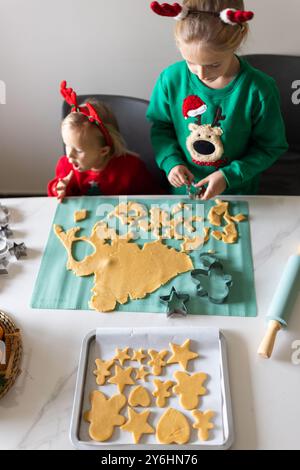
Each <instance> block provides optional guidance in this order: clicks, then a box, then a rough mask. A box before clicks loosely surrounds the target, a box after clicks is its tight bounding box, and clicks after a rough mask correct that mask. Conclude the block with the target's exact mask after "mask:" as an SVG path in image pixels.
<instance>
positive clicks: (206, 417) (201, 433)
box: [192, 410, 215, 441]
mask: <svg viewBox="0 0 300 470" xmlns="http://www.w3.org/2000/svg"><path fill="white" fill-rule="evenodd" d="M192 415H193V416H194V418H195V419H196V422H195V423H194V424H193V428H194V429H198V437H199V439H200V441H207V439H208V437H209V430H210V429H213V428H214V424H213V423H211V422H210V420H211V419H212V417H213V416H214V415H215V413H214V412H213V411H211V410H207V411H204V413H202V412H201V411H199V410H194V411H192Z"/></svg>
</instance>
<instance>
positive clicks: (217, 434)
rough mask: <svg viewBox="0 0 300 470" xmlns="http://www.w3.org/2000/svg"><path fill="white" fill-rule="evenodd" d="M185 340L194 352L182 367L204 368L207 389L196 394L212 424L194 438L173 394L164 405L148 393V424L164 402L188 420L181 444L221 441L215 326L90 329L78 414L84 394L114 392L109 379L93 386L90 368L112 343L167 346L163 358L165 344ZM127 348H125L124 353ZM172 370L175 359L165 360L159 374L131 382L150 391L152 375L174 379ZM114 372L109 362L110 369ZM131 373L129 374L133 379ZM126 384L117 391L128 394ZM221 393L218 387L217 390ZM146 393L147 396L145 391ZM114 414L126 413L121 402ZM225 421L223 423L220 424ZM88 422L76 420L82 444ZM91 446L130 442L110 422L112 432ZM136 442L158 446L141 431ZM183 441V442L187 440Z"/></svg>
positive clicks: (112, 350)
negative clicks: (187, 432)
mask: <svg viewBox="0 0 300 470" xmlns="http://www.w3.org/2000/svg"><path fill="white" fill-rule="evenodd" d="M188 338H189V339H191V347H190V349H191V350H192V351H195V352H197V353H198V354H199V357H198V358H196V359H194V360H192V361H189V364H188V372H189V373H195V372H205V373H206V374H207V376H208V378H207V380H206V381H205V383H204V386H205V387H206V389H207V394H206V395H204V396H202V397H200V401H199V407H198V409H200V410H201V411H205V410H208V409H210V410H213V411H214V412H215V416H214V418H213V423H214V425H215V428H214V429H213V430H211V431H210V437H209V440H208V441H205V442H202V441H199V439H198V431H197V430H195V429H193V428H192V423H194V418H193V416H192V414H191V411H188V410H184V409H183V408H181V406H180V403H179V397H178V396H177V395H172V396H171V397H170V398H168V399H167V402H166V403H167V405H166V407H165V408H158V407H156V405H155V397H152V402H151V406H150V407H149V408H148V409H150V410H151V414H150V419H149V423H150V424H151V426H153V427H156V424H157V422H158V420H159V418H160V416H161V415H162V414H163V413H164V412H165V411H166V409H167V408H168V407H172V408H176V409H178V410H180V412H181V413H183V414H184V415H185V416H186V417H187V419H188V421H189V423H190V425H191V438H190V441H189V442H188V443H187V444H189V445H197V446H199V445H202V444H203V445H205V446H206V447H207V446H213V447H218V446H220V447H221V446H222V445H223V444H224V441H225V437H224V436H225V434H226V433H225V432H224V429H227V427H228V423H223V418H222V416H223V411H224V410H223V409H222V407H223V405H224V400H223V397H222V383H221V364H220V358H221V355H220V340H219V330H218V329H215V328H201V329H198V330H197V329H194V328H172V329H171V330H169V329H167V328H161V329H159V328H144V329H143V328H137V329H132V328H120V329H117V328H105V329H98V330H97V333H96V342H95V344H94V347H93V349H92V351H90V354H89V361H88V366H87V374H86V381H85V386H84V396H83V406H82V414H83V412H84V411H86V410H89V409H90V407H91V406H90V401H89V395H90V392H92V391H93V390H101V392H103V393H104V394H105V396H107V397H111V396H112V395H114V394H116V393H119V391H118V388H117V386H116V385H115V384H105V385H102V386H98V385H97V384H96V380H95V379H96V377H95V376H94V375H93V370H95V368H96V367H95V359H96V358H101V359H102V360H108V359H111V358H113V357H114V355H115V349H116V348H121V349H123V348H125V347H127V346H128V347H130V348H132V349H140V348H141V349H144V350H148V349H156V350H162V349H168V350H169V351H170V354H168V355H167V356H166V358H168V357H170V355H171V349H170V347H169V343H170V342H172V343H177V344H182V343H183V342H184V341H185V340H186V339H188ZM130 352H131V351H129V353H130ZM148 360H149V359H147V360H146V361H145V360H144V361H143V364H144V365H145V367H147V369H148V370H150V371H151V367H150V366H147V364H146V362H148ZM129 366H132V367H136V368H138V367H140V364H139V363H138V362H133V361H126V362H125V363H124V367H129ZM176 370H182V369H181V366H180V365H179V364H172V365H168V366H166V367H164V368H163V370H162V374H161V375H160V376H157V377H156V376H153V375H152V374H151V375H148V376H147V382H143V381H141V380H138V381H136V385H142V386H143V387H145V388H147V389H148V391H149V392H150V395H151V392H152V391H153V390H154V388H155V387H154V385H153V379H154V378H158V379H160V380H163V381H165V380H174V377H173V373H174V372H175V371H176ZM111 371H112V373H114V366H113V367H112V369H111ZM134 376H135V374H134V373H133V374H132V377H133V378H134ZM132 387H134V385H132V386H126V387H125V389H124V391H123V393H124V394H125V395H126V396H127V397H128V395H129V393H130V391H131V389H132ZM223 393H224V390H223ZM151 396H152V395H151ZM136 410H137V411H138V412H141V411H143V410H145V408H143V407H137V408H136ZM120 413H121V414H122V415H124V416H125V417H127V406H125V407H124V408H123V409H122V410H121V411H120ZM224 426H225V427H224ZM88 428H89V423H86V422H85V421H84V420H83V419H81V422H80V428H79V440H80V441H81V442H85V443H91V444H92V443H93V442H94V441H92V440H91V438H90V437H89V434H88ZM95 444H97V446H108V445H112V446H114V445H122V446H123V445H132V444H134V443H133V436H132V434H131V433H128V432H124V431H122V430H120V428H119V427H115V431H114V433H113V436H112V437H111V439H110V440H108V441H105V442H99V443H98V442H97V443H95ZM139 444H140V445H159V443H158V442H157V440H156V437H155V434H147V435H143V436H142V437H141V439H140V441H139ZM187 444H186V445H187Z"/></svg>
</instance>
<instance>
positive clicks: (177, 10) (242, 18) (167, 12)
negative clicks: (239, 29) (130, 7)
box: [150, 2, 254, 26]
mask: <svg viewBox="0 0 300 470" xmlns="http://www.w3.org/2000/svg"><path fill="white" fill-rule="evenodd" d="M150 6H151V9H152V10H153V11H154V13H156V14H157V15H160V16H168V17H171V18H174V20H176V21H180V20H184V19H185V18H186V17H187V16H188V15H189V14H207V15H212V16H215V17H217V18H220V20H221V21H222V22H223V23H226V24H228V25H231V26H236V25H240V26H241V25H242V23H246V22H247V21H250V20H252V18H253V17H254V13H253V12H252V11H244V10H236V9H234V8H226V9H225V10H222V11H220V12H218V11H205V10H189V8H187V7H186V6H185V5H179V3H173V5H170V3H162V4H160V3H158V2H152V3H151V5H150Z"/></svg>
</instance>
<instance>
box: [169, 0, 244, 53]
mask: <svg viewBox="0 0 300 470" xmlns="http://www.w3.org/2000/svg"><path fill="white" fill-rule="evenodd" d="M183 5H184V6H186V7H187V8H188V9H189V10H193V11H196V10H199V11H213V12H221V11H222V10H224V9H226V8H235V9H236V10H244V8H245V7H244V1H243V0H184V1H183ZM248 32H249V26H248V23H244V24H243V25H242V26H241V25H238V24H237V25H236V26H231V25H228V24H225V23H223V22H222V21H221V20H220V18H218V17H215V16H213V15H209V14H205V13H203V14H201V13H199V14H197V13H190V14H189V15H188V16H187V17H186V18H185V19H184V20H181V21H177V22H176V26H175V38H176V40H177V41H179V42H180V41H182V42H184V43H186V44H189V43H193V42H204V43H206V44H207V45H209V46H210V47H212V48H213V49H216V50H222V51H227V50H237V49H238V48H239V47H240V46H241V44H242V43H243V42H244V41H245V39H246V38H247V35H248Z"/></svg>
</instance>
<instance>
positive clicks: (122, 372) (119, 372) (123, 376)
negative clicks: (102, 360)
mask: <svg viewBox="0 0 300 470" xmlns="http://www.w3.org/2000/svg"><path fill="white" fill-rule="evenodd" d="M132 371H133V367H127V369H123V368H122V367H121V366H117V365H116V367H115V375H114V376H113V377H111V378H110V379H108V382H109V383H110V384H116V385H117V387H118V389H119V391H120V392H122V391H123V389H124V387H125V385H134V380H133V379H132V378H131V373H132Z"/></svg>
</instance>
